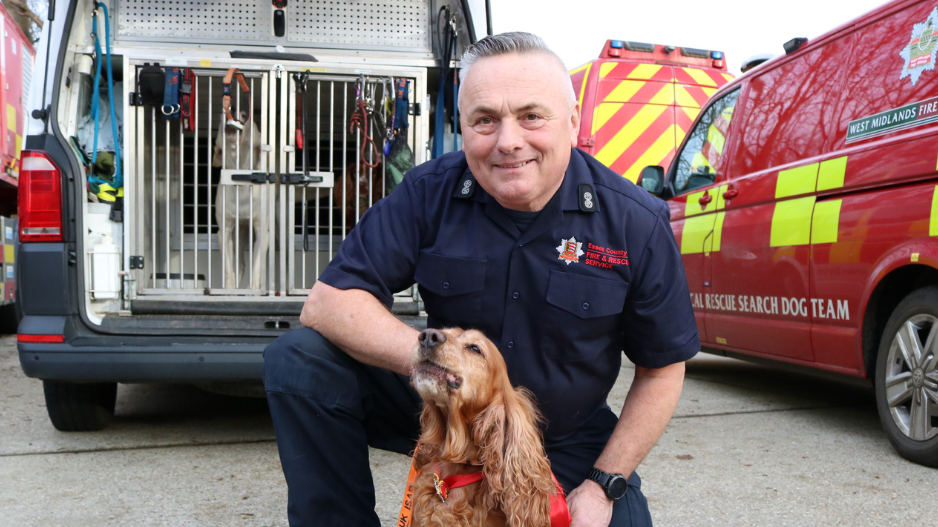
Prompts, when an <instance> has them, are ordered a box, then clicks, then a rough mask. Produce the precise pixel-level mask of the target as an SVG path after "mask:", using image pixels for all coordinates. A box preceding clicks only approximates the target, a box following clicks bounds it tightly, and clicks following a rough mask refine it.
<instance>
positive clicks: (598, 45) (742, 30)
mask: <svg viewBox="0 0 938 527" xmlns="http://www.w3.org/2000/svg"><path fill="white" fill-rule="evenodd" d="M491 2H492V25H493V26H494V30H495V32H496V33H502V32H505V31H528V32H531V33H535V34H537V35H540V36H541V37H542V38H544V40H546V41H547V44H548V45H549V46H550V47H551V48H552V49H553V50H554V51H556V52H557V54H558V55H560V58H561V59H563V61H564V62H565V63H566V65H567V68H568V69H573V68H575V67H576V66H579V65H581V64H585V63H586V62H588V61H590V60H592V59H594V58H596V57H598V56H599V52H600V51H601V50H602V47H603V44H604V43H605V42H606V39H619V40H636V41H639V42H650V43H655V44H670V45H673V46H687V47H692V48H705V49H710V50H719V51H723V52H724V53H726V57H727V66H728V67H729V71H730V73H733V74H734V75H738V74H739V66H740V64H742V62H743V60H744V59H746V58H748V57H750V56H752V55H756V54H760V53H772V54H776V55H780V54H782V53H784V51H783V49H782V44H784V43H785V42H786V41H788V40H791V39H792V38H794V37H807V38H813V37H817V36H819V35H822V34H824V33H826V32H827V31H829V30H831V29H833V28H835V27H837V26H840V25H842V24H844V23H846V22H848V21H850V20H852V19H854V18H856V17H857V16H859V15H862V14H863V13H866V12H867V11H870V10H871V9H874V8H876V7H878V6H880V5H883V4H885V3H886V2H884V1H882V0H786V1H776V2H760V1H756V0H641V1H637V0H572V1H571V0H491ZM471 3H472V4H477V3H478V4H481V5H484V4H482V2H481V0H477V1H473V2H471ZM479 22H480V25H478V26H477V27H478V28H479V30H478V33H479V34H480V35H484V34H485V25H484V16H483V17H482V19H481V20H480V21H479ZM911 22H912V21H910V25H909V27H910V28H911ZM915 22H918V21H915Z"/></svg>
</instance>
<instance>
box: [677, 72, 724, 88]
mask: <svg viewBox="0 0 938 527" xmlns="http://www.w3.org/2000/svg"><path fill="white" fill-rule="evenodd" d="M682 69H683V70H684V71H685V72H686V73H687V74H688V75H690V77H691V78H692V79H694V81H696V82H697V84H699V85H701V86H713V87H714V88H716V86H717V83H716V81H715V80H713V79H712V78H710V76H709V75H707V73H706V72H704V71H703V70H698V69H696V68H682Z"/></svg>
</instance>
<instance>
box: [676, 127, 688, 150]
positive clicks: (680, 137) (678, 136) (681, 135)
mask: <svg viewBox="0 0 938 527" xmlns="http://www.w3.org/2000/svg"><path fill="white" fill-rule="evenodd" d="M685 135H687V131H686V130H684V129H683V128H681V127H680V126H676V127H675V128H674V144H675V145H679V144H681V141H683V140H684V136H685Z"/></svg>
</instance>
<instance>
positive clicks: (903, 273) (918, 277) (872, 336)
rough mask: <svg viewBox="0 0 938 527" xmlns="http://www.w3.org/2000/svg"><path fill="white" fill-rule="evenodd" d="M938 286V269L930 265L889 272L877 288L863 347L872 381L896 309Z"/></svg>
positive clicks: (868, 305)
mask: <svg viewBox="0 0 938 527" xmlns="http://www.w3.org/2000/svg"><path fill="white" fill-rule="evenodd" d="M929 285H936V286H938V269H935V268H934V267H930V266H928V265H905V266H902V267H898V268H896V269H893V270H891V271H889V272H888V273H887V274H886V275H885V276H883V277H882V279H881V280H880V281H879V283H877V284H876V286H875V287H874V288H873V291H872V293H870V295H869V297H868V300H867V302H866V307H865V309H864V311H863V329H862V336H861V345H862V350H863V365H864V368H865V376H866V378H868V379H871V378H872V377H873V374H874V373H875V372H876V357H877V354H878V351H879V343H880V340H882V336H883V331H885V329H886V322H887V321H888V320H889V317H890V316H891V315H892V312H893V311H895V309H896V306H898V305H899V303H900V302H902V299H904V298H905V297H906V296H908V295H909V294H910V293H911V292H913V291H915V290H916V289H920V288H922V287H926V286H929Z"/></svg>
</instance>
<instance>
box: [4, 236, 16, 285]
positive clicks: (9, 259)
mask: <svg viewBox="0 0 938 527" xmlns="http://www.w3.org/2000/svg"><path fill="white" fill-rule="evenodd" d="M14 249H15V248H14V247H13V244H12V243H8V244H6V245H4V246H3V261H5V262H6V263H8V264H11V263H13V261H14V260H16V251H15V250H14ZM3 280H6V278H3Z"/></svg>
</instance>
